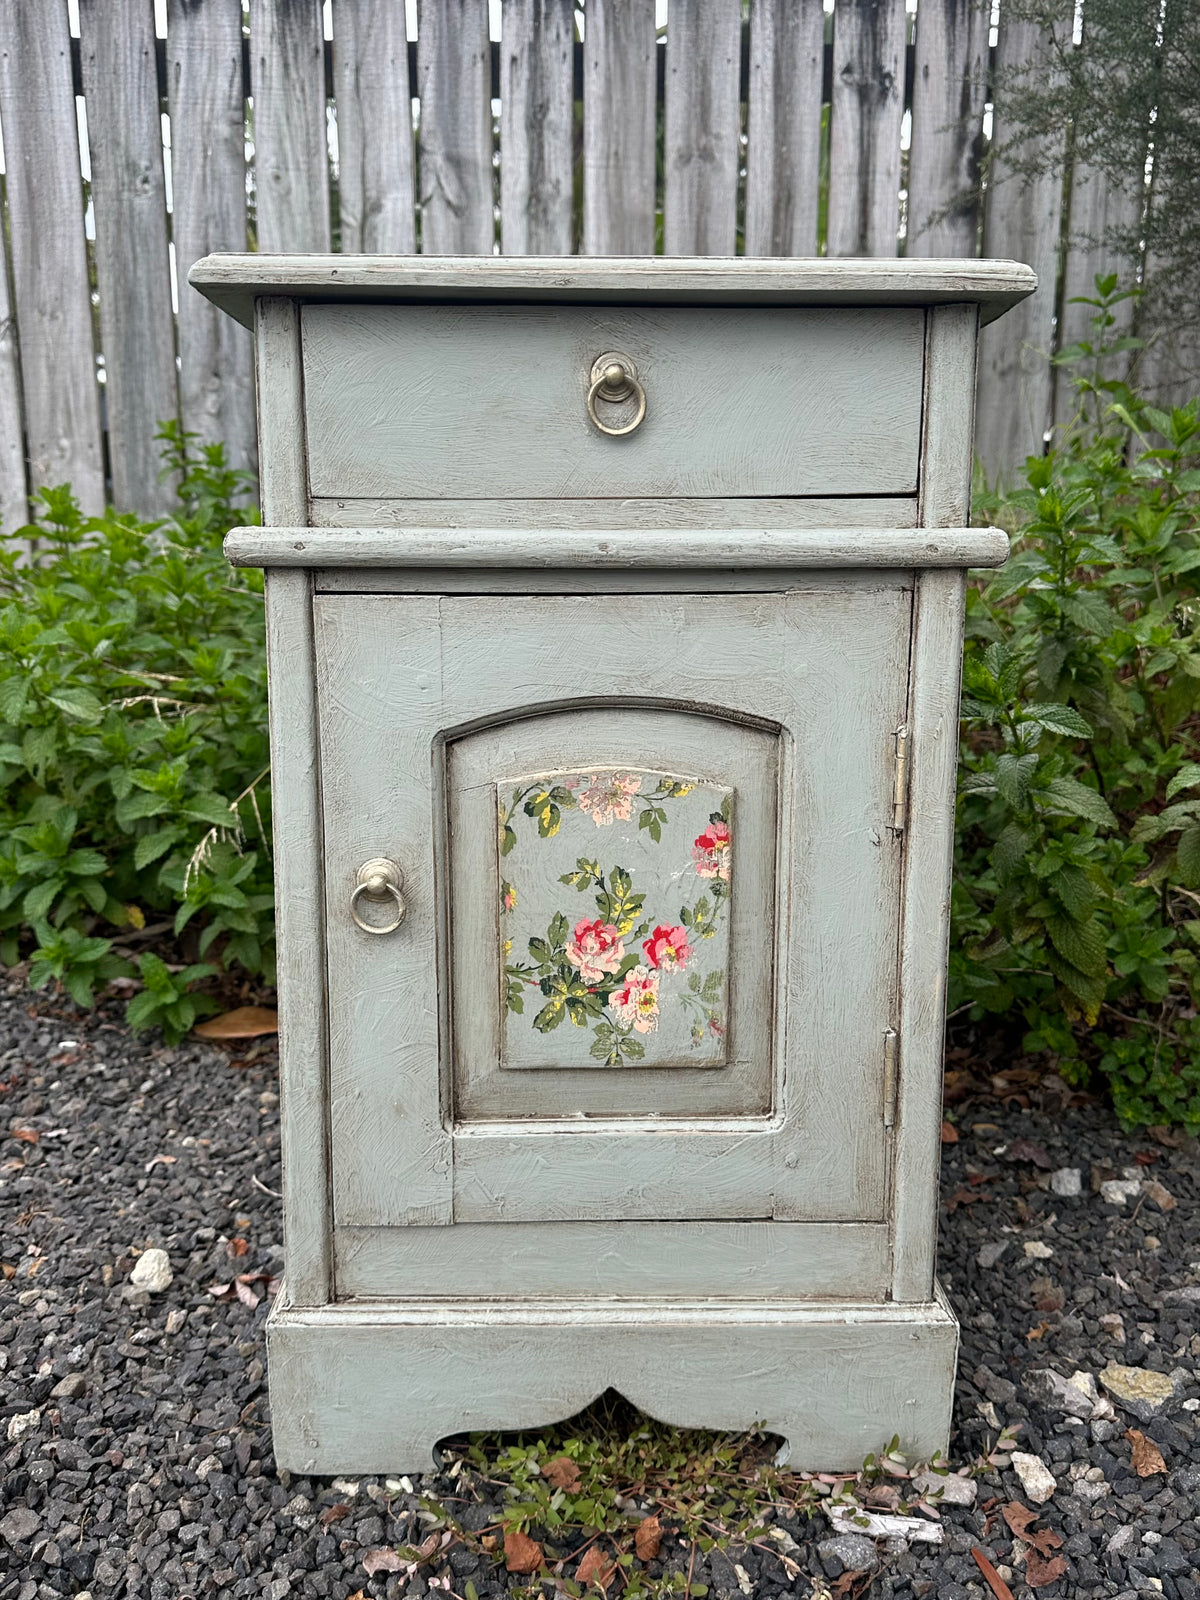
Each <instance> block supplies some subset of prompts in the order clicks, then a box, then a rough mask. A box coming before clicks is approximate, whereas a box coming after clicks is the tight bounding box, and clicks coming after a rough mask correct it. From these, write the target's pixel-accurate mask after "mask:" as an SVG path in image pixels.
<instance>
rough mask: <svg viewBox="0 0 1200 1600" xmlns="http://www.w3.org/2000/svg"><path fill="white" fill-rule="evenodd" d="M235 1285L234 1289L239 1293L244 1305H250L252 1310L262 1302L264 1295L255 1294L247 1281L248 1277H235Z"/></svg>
mask: <svg viewBox="0 0 1200 1600" xmlns="http://www.w3.org/2000/svg"><path fill="white" fill-rule="evenodd" d="M247 1276H248V1275H247ZM233 1287H234V1290H235V1292H236V1294H237V1297H238V1299H239V1300H240V1301H241V1302H242V1304H243V1305H244V1306H249V1307H250V1309H251V1311H253V1310H254V1308H255V1306H257V1305H259V1304H260V1303H261V1301H262V1295H260V1294H255V1292H254V1290H253V1289H252V1288H251V1287H250V1285H249V1284H248V1283H247V1282H246V1278H245V1277H238V1278H235V1279H234V1284H233Z"/></svg>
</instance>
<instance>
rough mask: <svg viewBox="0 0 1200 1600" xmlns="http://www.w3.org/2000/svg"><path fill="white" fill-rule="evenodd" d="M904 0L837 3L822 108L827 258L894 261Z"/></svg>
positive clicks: (902, 92)
mask: <svg viewBox="0 0 1200 1600" xmlns="http://www.w3.org/2000/svg"><path fill="white" fill-rule="evenodd" d="M905 25H906V24H905V14H904V0H838V3H837V8H836V10H835V12H834V17H833V99H832V102H831V105H830V108H829V223H828V252H829V254H830V255H831V256H894V255H895V254H896V244H897V236H898V233H899V228H900V125H901V123H902V122H903V120H904V30H905Z"/></svg>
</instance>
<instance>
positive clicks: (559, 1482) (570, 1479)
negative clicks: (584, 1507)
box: [542, 1456, 579, 1494]
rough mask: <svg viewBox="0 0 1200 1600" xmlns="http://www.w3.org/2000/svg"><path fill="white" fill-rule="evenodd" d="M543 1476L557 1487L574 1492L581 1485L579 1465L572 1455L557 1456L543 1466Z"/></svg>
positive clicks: (570, 1492)
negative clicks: (572, 1458)
mask: <svg viewBox="0 0 1200 1600" xmlns="http://www.w3.org/2000/svg"><path fill="white" fill-rule="evenodd" d="M542 1477H543V1478H545V1479H546V1481H547V1482H548V1483H549V1484H551V1485H552V1486H553V1487H554V1488H555V1489H563V1490H565V1491H566V1493H567V1494H574V1493H575V1491H576V1489H578V1487H579V1465H578V1463H577V1462H574V1461H572V1460H571V1458H570V1456H555V1458H554V1460H553V1461H547V1463H546V1465H545V1466H544V1467H543V1468H542Z"/></svg>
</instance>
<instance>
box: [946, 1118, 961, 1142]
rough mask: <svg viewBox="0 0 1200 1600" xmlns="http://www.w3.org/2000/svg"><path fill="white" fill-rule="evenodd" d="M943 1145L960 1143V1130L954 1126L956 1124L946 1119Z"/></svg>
mask: <svg viewBox="0 0 1200 1600" xmlns="http://www.w3.org/2000/svg"><path fill="white" fill-rule="evenodd" d="M942 1143H943V1144H957V1143H958V1129H957V1128H956V1127H955V1126H954V1124H953V1123H952V1122H946V1121H945V1120H944V1119H943V1121H942Z"/></svg>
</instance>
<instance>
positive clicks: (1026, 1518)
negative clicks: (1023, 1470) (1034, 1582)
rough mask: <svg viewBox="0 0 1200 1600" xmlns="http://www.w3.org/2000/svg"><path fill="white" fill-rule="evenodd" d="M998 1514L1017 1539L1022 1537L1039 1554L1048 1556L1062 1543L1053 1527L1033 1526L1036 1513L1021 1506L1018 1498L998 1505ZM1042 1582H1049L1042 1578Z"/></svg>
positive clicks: (1060, 1537) (1059, 1534)
mask: <svg viewBox="0 0 1200 1600" xmlns="http://www.w3.org/2000/svg"><path fill="white" fill-rule="evenodd" d="M1000 1515H1001V1516H1002V1517H1003V1518H1004V1520H1005V1522H1007V1524H1008V1527H1009V1531H1010V1532H1011V1533H1014V1534H1016V1536H1017V1538H1018V1539H1023V1540H1024V1541H1025V1543H1026V1544H1027V1545H1030V1546H1031V1547H1032V1548H1033V1549H1034V1550H1036V1551H1037V1552H1038V1553H1039V1554H1040V1555H1043V1556H1047V1557H1048V1556H1049V1555H1050V1553H1051V1551H1053V1550H1057V1549H1058V1547H1059V1545H1060V1544H1062V1534H1061V1533H1055V1531H1054V1529H1053V1528H1034V1526H1033V1524H1034V1523H1035V1522H1036V1521H1037V1520H1038V1513H1037V1512H1036V1511H1031V1510H1030V1509H1029V1507H1028V1506H1023V1505H1022V1504H1021V1502H1020V1501H1019V1500H1010V1501H1008V1503H1007V1504H1006V1505H1002V1506H1001V1507H1000ZM1043 1581H1044V1582H1049V1580H1048V1579H1044V1580H1043Z"/></svg>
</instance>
